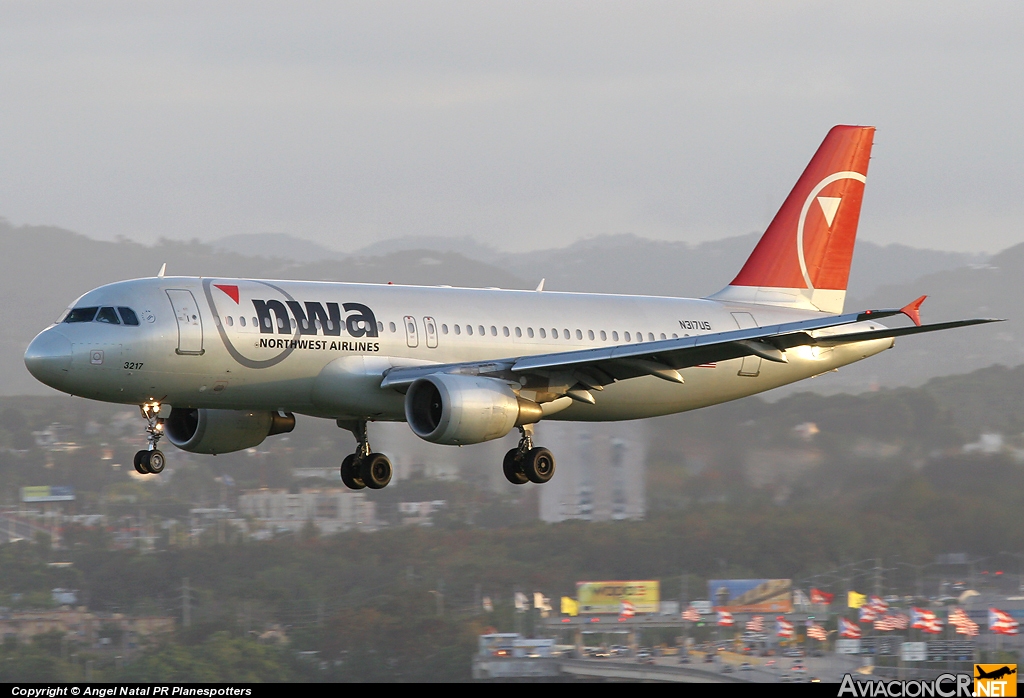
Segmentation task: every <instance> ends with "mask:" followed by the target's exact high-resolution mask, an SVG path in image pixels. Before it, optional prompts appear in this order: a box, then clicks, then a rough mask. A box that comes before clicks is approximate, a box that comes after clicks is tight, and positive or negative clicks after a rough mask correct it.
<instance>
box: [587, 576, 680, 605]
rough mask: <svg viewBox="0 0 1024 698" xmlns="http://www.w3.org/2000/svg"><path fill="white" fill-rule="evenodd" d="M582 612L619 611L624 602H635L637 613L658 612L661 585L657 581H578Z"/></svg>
mask: <svg viewBox="0 0 1024 698" xmlns="http://www.w3.org/2000/svg"><path fill="white" fill-rule="evenodd" d="M576 600H577V601H578V602H579V609H580V613H618V612H619V611H620V610H621V609H622V602H623V601H629V602H630V603H631V604H633V610H634V611H635V612H636V613H657V612H658V608H659V605H660V603H661V587H660V586H659V584H658V582H656V581H649V580H648V581H640V582H637V581H629V582H576Z"/></svg>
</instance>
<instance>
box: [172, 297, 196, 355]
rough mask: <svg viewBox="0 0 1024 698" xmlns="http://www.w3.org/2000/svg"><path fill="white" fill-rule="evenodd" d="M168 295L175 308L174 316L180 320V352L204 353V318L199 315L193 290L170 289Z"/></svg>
mask: <svg viewBox="0 0 1024 698" xmlns="http://www.w3.org/2000/svg"><path fill="white" fill-rule="evenodd" d="M167 297H168V298H169V299H170V301H171V307H172V308H174V318H175V320H177V321H178V348H177V349H176V350H175V351H177V353H179V354H188V355H192V356H198V355H200V354H202V353H203V319H202V318H201V317H200V316H199V305H198V304H197V303H196V299H195V296H193V295H192V292H191V291H187V290H184V289H169V290H168V291H167Z"/></svg>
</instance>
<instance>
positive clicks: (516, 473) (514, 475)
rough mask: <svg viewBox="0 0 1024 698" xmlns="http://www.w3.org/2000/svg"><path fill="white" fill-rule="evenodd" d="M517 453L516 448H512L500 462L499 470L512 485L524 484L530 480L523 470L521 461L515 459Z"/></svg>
mask: <svg viewBox="0 0 1024 698" xmlns="http://www.w3.org/2000/svg"><path fill="white" fill-rule="evenodd" d="M518 454H519V449H518V448H513V449H512V450H511V451H509V452H508V453H506V454H505V460H504V461H502V463H501V471H502V472H503V473H505V479H506V480H508V481H509V482H511V483H512V484H513V485H525V484H526V483H527V482H529V481H530V478H528V477H526V473H524V472H523V466H522V463H521V462H519V461H516V456H517V455H518Z"/></svg>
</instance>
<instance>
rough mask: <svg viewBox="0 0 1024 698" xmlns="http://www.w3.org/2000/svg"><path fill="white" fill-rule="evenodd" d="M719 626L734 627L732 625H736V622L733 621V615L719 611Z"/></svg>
mask: <svg viewBox="0 0 1024 698" xmlns="http://www.w3.org/2000/svg"><path fill="white" fill-rule="evenodd" d="M718 624H719V625H724V626H732V625H734V621H733V619H732V614H731V613H729V612H728V611H719V612H718Z"/></svg>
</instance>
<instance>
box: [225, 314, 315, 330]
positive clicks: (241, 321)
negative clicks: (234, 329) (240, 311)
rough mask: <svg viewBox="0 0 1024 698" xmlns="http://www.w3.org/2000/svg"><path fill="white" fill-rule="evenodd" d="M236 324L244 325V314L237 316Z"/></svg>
mask: <svg viewBox="0 0 1024 698" xmlns="http://www.w3.org/2000/svg"><path fill="white" fill-rule="evenodd" d="M238 324H239V325H241V326H242V327H245V316H244V315H243V316H241V317H240V318H238ZM317 324H319V321H318V322H317Z"/></svg>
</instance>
